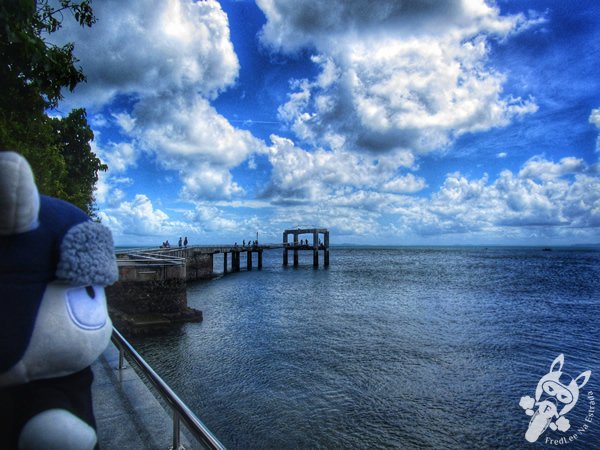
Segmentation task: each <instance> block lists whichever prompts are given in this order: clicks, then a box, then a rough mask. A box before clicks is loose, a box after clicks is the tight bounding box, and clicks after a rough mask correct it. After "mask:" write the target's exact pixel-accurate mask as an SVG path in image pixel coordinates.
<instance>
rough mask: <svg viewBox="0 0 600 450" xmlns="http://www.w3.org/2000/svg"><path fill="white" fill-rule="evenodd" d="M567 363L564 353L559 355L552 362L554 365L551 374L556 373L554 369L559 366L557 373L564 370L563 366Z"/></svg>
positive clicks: (551, 367)
mask: <svg viewBox="0 0 600 450" xmlns="http://www.w3.org/2000/svg"><path fill="white" fill-rule="evenodd" d="M564 363H565V355H563V354H562V353H561V354H560V355H558V356H557V357H556V359H555V360H554V361H553V362H552V365H551V366H550V372H555V370H554V368H555V367H556V366H557V365H559V366H558V369H556V372H560V371H561V370H562V366H563V364H564Z"/></svg>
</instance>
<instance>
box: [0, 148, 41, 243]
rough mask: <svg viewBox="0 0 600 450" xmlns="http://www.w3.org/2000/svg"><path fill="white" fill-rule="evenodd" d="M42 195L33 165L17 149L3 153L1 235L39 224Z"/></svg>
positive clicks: (0, 166) (0, 170)
mask: <svg viewBox="0 0 600 450" xmlns="http://www.w3.org/2000/svg"><path fill="white" fill-rule="evenodd" d="M39 210H40V196H39V193H38V190H37V187H36V185H35V181H34V180H33V173H32V171H31V167H30V166H29V163H28V162H27V160H26V159H25V158H23V157H22V156H21V155H19V154H18V153H15V152H6V151H3V152H0V211H2V214H0V236H9V235H12V234H20V233H25V232H27V231H31V230H34V229H36V228H37V227H38V214H39Z"/></svg>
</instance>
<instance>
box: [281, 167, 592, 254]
mask: <svg viewBox="0 0 600 450" xmlns="http://www.w3.org/2000/svg"><path fill="white" fill-rule="evenodd" d="M413 177H414V178H413ZM401 178H402V179H403V180H404V181H409V180H414V182H415V184H416V185H417V187H421V181H420V178H418V177H415V176H413V175H412V174H408V175H406V176H404V177H401ZM407 185H408V186H410V183H407ZM398 191H399V190H396V191H395V192H383V191H381V190H380V191H376V190H369V189H352V190H348V189H347V190H344V189H340V190H337V191H335V190H332V191H328V192H327V194H326V195H325V194H323V193H321V197H320V201H313V202H304V203H294V204H292V203H288V208H282V209H279V210H278V211H277V214H276V216H275V217H274V218H272V219H271V223H273V224H276V223H279V222H281V223H282V224H286V226H289V225H290V224H294V221H298V223H303V220H302V218H303V217H304V218H306V217H311V218H312V220H313V221H316V222H317V224H316V225H322V224H327V226H328V227H329V228H330V229H331V230H332V232H334V234H338V235H339V234H347V235H351V236H356V235H360V234H366V233H368V235H369V236H370V237H377V236H388V237H389V236H392V237H396V238H398V237H402V236H412V237H413V238H414V239H417V240H418V239H431V238H434V239H439V238H441V239H443V238H444V236H445V237H448V236H454V237H452V238H450V239H451V240H452V241H453V242H456V239H457V238H456V236H457V235H460V234H469V235H471V236H478V235H480V236H484V238H487V239H489V238H490V236H493V237H494V239H513V238H514V239H522V240H524V241H527V239H528V237H531V236H532V235H536V236H538V237H539V236H545V237H553V238H558V239H560V238H561V237H562V236H565V237H570V238H573V237H574V236H578V237H580V238H587V239H594V237H597V235H598V229H599V228H600V178H599V177H598V174H597V169H596V168H594V166H588V165H587V164H586V163H585V162H584V161H583V160H581V159H578V158H572V157H568V158H563V159H562V160H560V161H559V162H553V161H549V160H546V159H544V158H543V157H541V156H537V157H534V158H531V159H530V160H528V161H527V162H526V163H525V164H523V166H522V167H521V169H520V170H519V171H518V172H516V173H513V172H511V171H509V170H504V171H502V172H501V173H500V175H499V176H498V178H497V179H495V180H491V179H490V178H489V176H488V175H485V176H483V177H481V178H478V179H469V178H468V177H466V176H464V175H462V174H461V173H460V172H455V173H450V174H448V175H447V176H446V178H445V180H444V182H443V183H442V185H441V187H440V188H439V189H438V190H437V191H436V192H434V193H432V194H430V195H429V196H427V197H425V196H418V195H406V194H403V193H399V192H398ZM406 191H408V189H407V190H406ZM325 205H326V206H325ZM522 242H523V241H522Z"/></svg>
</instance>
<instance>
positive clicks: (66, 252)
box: [56, 221, 119, 286]
mask: <svg viewBox="0 0 600 450" xmlns="http://www.w3.org/2000/svg"><path fill="white" fill-rule="evenodd" d="M56 278H58V279H59V280H64V281H66V282H67V283H69V284H71V285H73V286H91V285H100V286H108V285H111V284H113V283H114V282H115V281H117V279H118V278H119V271H118V268H117V261H116V259H115V253H114V245H113V240H112V234H111V232H110V230H109V229H108V228H106V227H105V226H104V225H102V224H99V223H96V222H92V221H87V222H83V223H80V224H78V225H75V226H74V227H72V228H71V229H69V231H67V233H66V234H65V236H64V238H63V240H62V243H61V245H60V260H59V262H58V267H57V269H56Z"/></svg>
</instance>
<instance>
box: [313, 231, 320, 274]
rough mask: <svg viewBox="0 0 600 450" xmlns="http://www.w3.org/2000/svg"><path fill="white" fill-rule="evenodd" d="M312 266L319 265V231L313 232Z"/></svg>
mask: <svg viewBox="0 0 600 450" xmlns="http://www.w3.org/2000/svg"><path fill="white" fill-rule="evenodd" d="M313 267H319V233H317V232H316V231H315V232H313Z"/></svg>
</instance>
